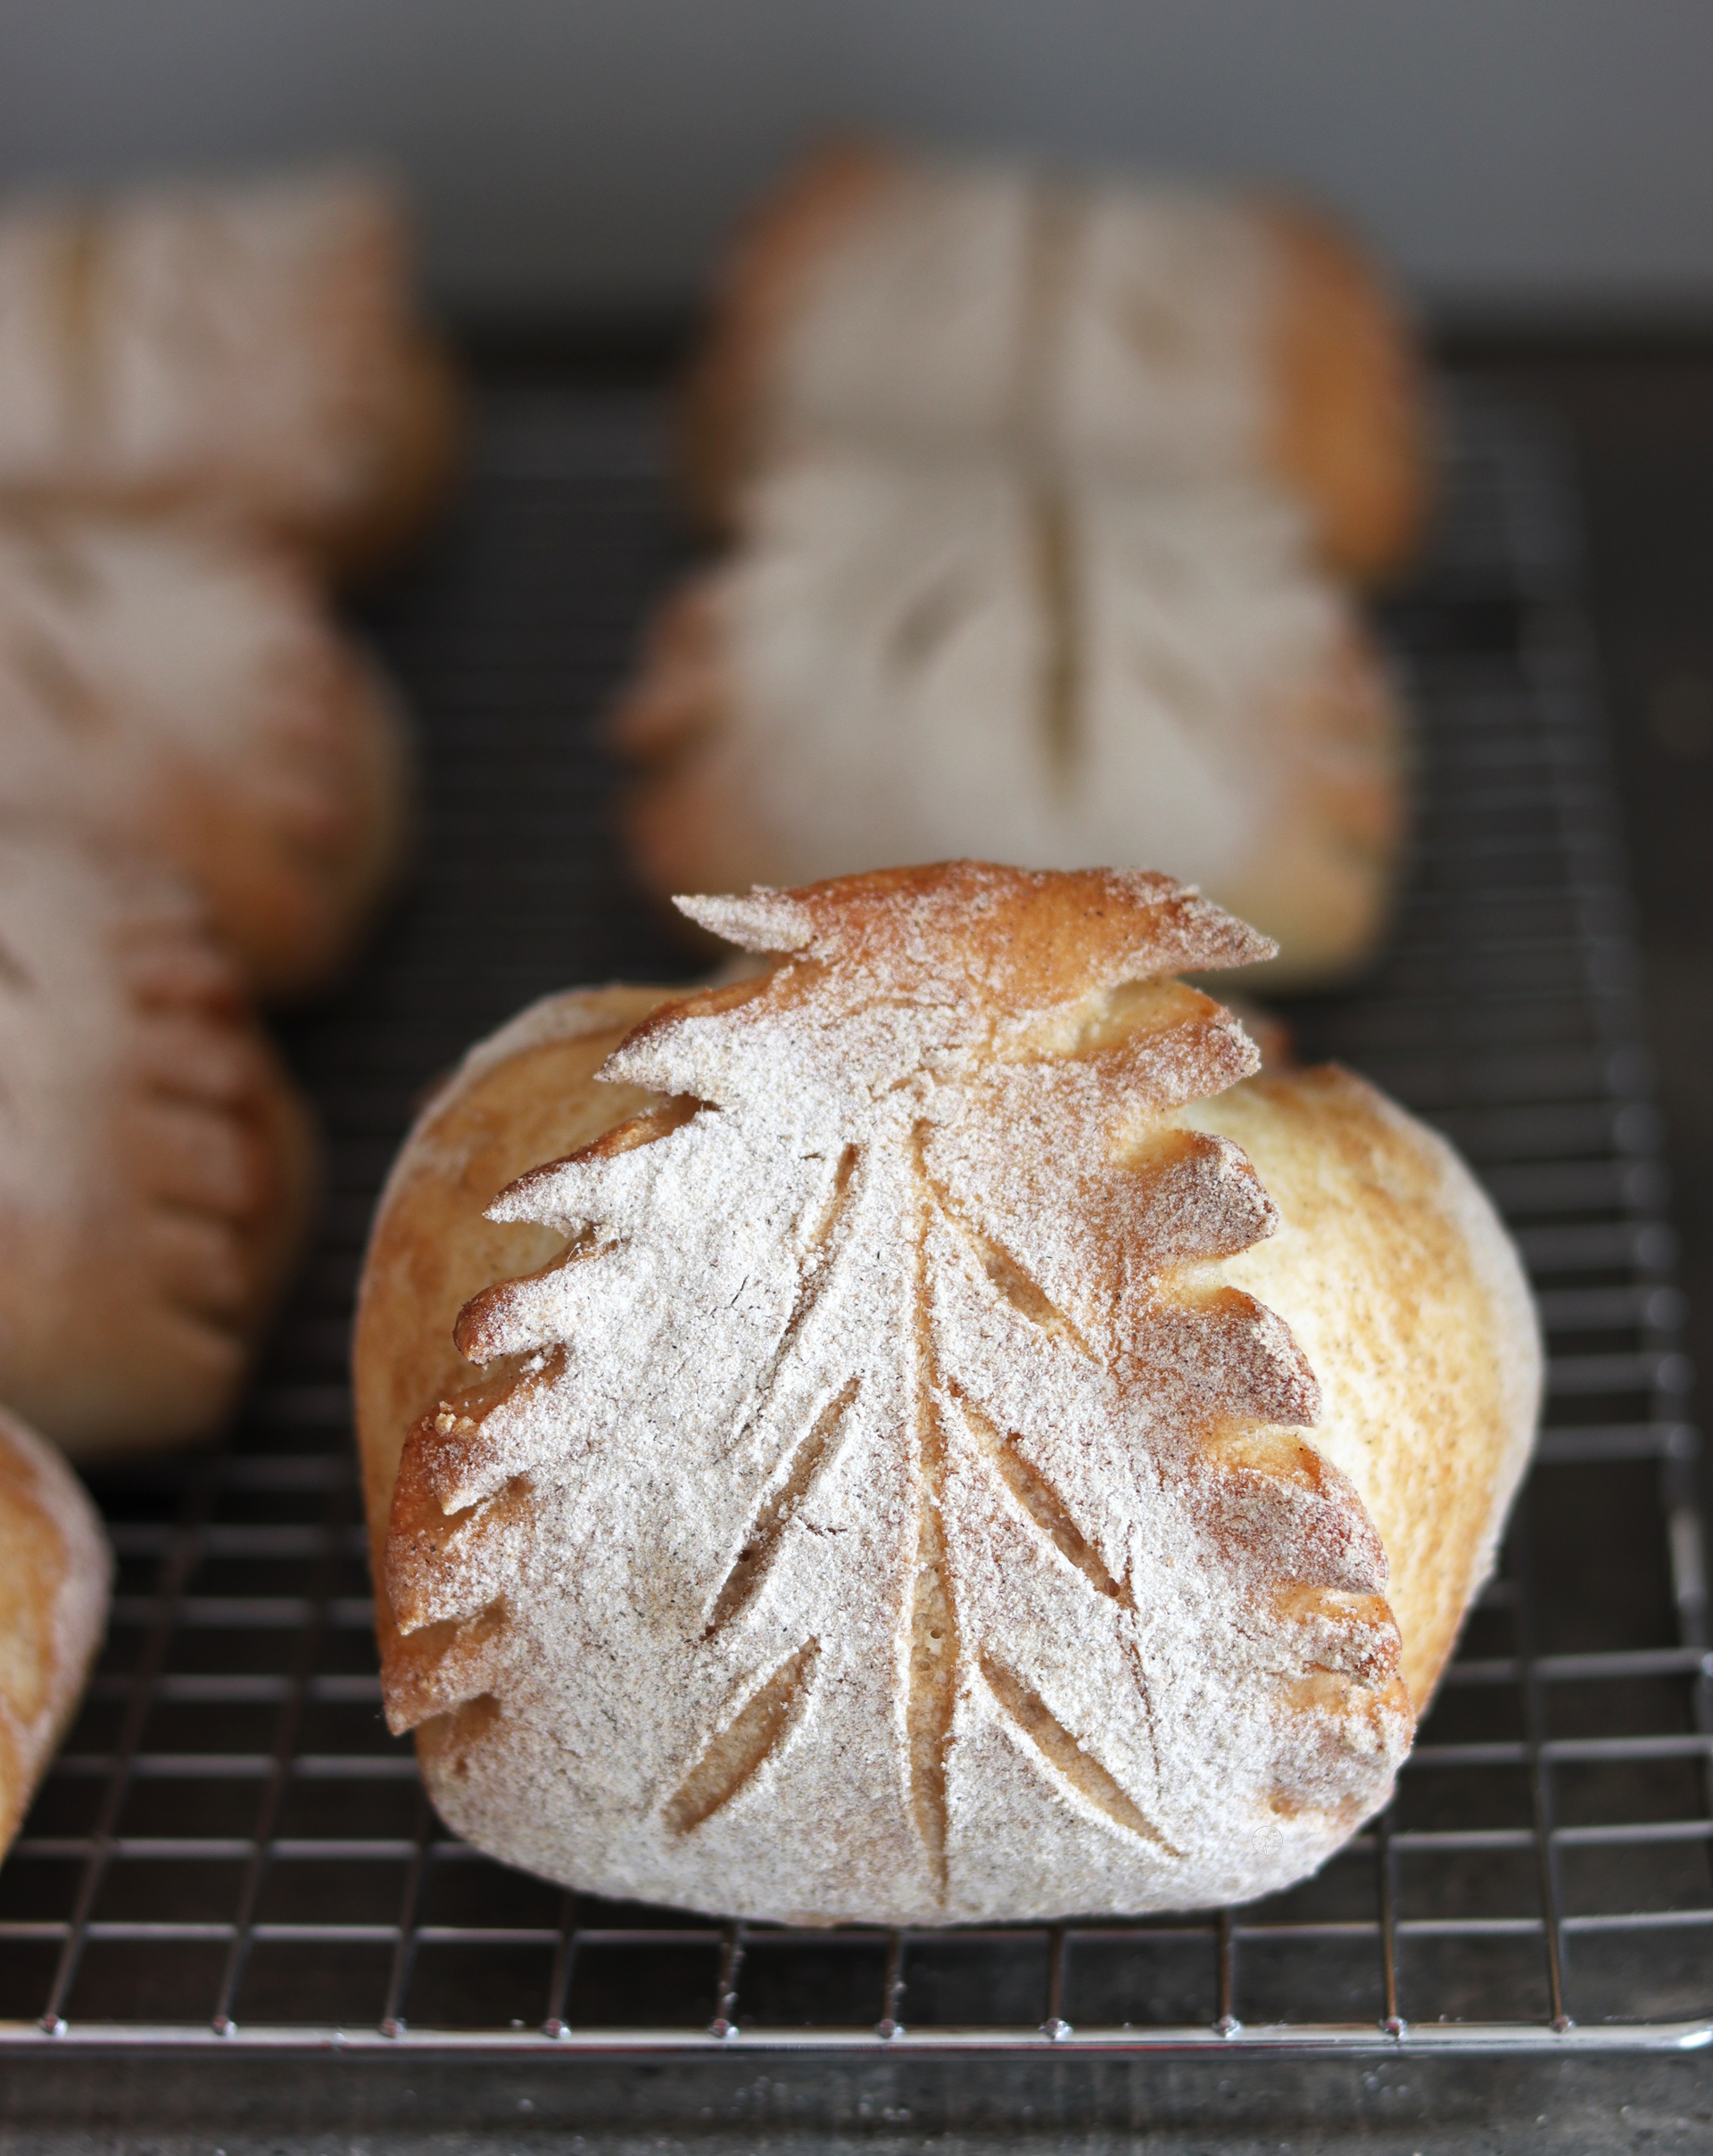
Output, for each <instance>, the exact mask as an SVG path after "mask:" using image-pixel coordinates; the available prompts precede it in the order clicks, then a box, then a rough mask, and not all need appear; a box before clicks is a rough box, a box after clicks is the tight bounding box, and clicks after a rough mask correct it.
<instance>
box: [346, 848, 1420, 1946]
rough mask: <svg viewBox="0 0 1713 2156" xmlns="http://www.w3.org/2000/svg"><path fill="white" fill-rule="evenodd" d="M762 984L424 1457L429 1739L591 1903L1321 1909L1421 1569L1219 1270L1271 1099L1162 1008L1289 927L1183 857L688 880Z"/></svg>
mask: <svg viewBox="0 0 1713 2156" xmlns="http://www.w3.org/2000/svg"><path fill="white" fill-rule="evenodd" d="M683 903H684V905H685V908H686V910H687V911H689V912H691V913H693V914H694V915H695V917H696V918H697V919H699V920H700V921H703V922H704V923H705V925H707V926H709V927H712V928H715V929H718V930H720V931H721V932H722V933H724V934H725V935H726V936H728V937H730V938H732V939H733V940H735V941H738V942H740V943H741V944H743V945H745V946H748V947H749V948H750V949H754V950H759V951H764V952H770V953H774V954H782V962H781V963H780V964H779V965H778V966H777V967H776V968H775V970H774V971H773V972H772V973H771V974H769V975H767V976H765V978H764V979H761V980H759V981H751V982H745V983H741V984H739V985H738V986H737V987H729V988H724V989H721V990H718V991H712V992H708V993H705V994H703V995H693V996H691V997H689V998H687V999H685V1000H683V1002H680V1003H676V1004H670V1005H668V1006H666V1007H665V1008H664V1009H662V1010H661V1011H659V1012H656V1013H655V1014H654V1015H653V1016H652V1017H651V1018H650V1019H649V1020H645V1021H644V1023H643V1024H642V1025H641V1027H639V1028H637V1029H636V1031H635V1032H633V1034H632V1035H631V1036H630V1037H629V1038H628V1039H627V1041H626V1042H625V1044H624V1045H623V1046H622V1047H621V1048H620V1049H619V1051H618V1052H617V1054H615V1055H614V1056H613V1057H612V1058H611V1059H610V1061H609V1062H608V1065H607V1066H606V1069H605V1071H604V1073H603V1075H606V1076H610V1077H612V1078H617V1079H622V1080H624V1081H625V1082H627V1083H630V1084H633V1085H641V1086H647V1087H650V1088H651V1089H653V1090H655V1091H657V1092H658V1093H660V1094H661V1095H666V1096H668V1099H667V1105H666V1107H664V1108H663V1109H661V1110H658V1111H650V1114H649V1115H647V1116H645V1117H642V1118H639V1119H635V1120H634V1121H633V1122H631V1123H629V1124H626V1125H624V1126H621V1127H620V1128H618V1129H617V1130H615V1131H612V1132H609V1133H608V1136H606V1137H605V1138H603V1139H601V1140H600V1141H599V1142H598V1143H597V1144H594V1145H592V1146H589V1147H586V1148H585V1149H584V1150H583V1152H580V1153H577V1154H574V1155H573V1156H572V1157H571V1158H570V1159H568V1160H567V1161H559V1162H555V1163H551V1164H550V1165H548V1166H546V1167H544V1168H542V1169H536V1170H535V1171H534V1172H533V1173H532V1174H530V1175H527V1176H525V1177H523V1178H522V1179H521V1180H520V1181H518V1182H517V1183H516V1184H514V1185H512V1186H511V1188H510V1189H509V1191H507V1192H506V1193H504V1194H502V1196H501V1199H500V1201H499V1202H497V1204H496V1206H495V1207H494V1208H493V1209H492V1214H493V1217H494V1218H501V1219H511V1220H519V1221H523V1220H528V1221H534V1222H541V1223H546V1224H548V1225H550V1226H551V1227H554V1228H556V1229H557V1230H558V1231H559V1232H561V1233H562V1234H564V1235H565V1236H566V1237H567V1245H566V1249H565V1251H564V1253H563V1255H562V1256H561V1257H560V1258H559V1260H556V1261H555V1263H553V1264H552V1265H550V1266H549V1267H548V1268H545V1269H544V1270H543V1271H542V1272H540V1273H537V1274H535V1275H534V1276H530V1277H527V1278H525V1279H521V1280H513V1281H504V1282H501V1283H499V1284H498V1285H495V1286H494V1287H492V1288H491V1289H489V1290H488V1291H486V1292H485V1293H484V1294H482V1295H479V1296H478V1297H477V1298H476V1300H475V1301H474V1302H472V1303H471V1304H469V1305H468V1307H467V1308H466V1309H465V1311H464V1313H463V1315H462V1317H461V1318H460V1319H459V1327H458V1332H457V1339H458V1343H459V1347H460V1349H461V1350H462V1351H463V1352H464V1353H465V1354H466V1355H467V1356H468V1357H469V1358H470V1359H472V1360H473V1361H475V1362H476V1363H479V1364H481V1365H483V1366H484V1375H483V1377H482V1379H481V1380H480V1381H479V1382H478V1384H476V1386H475V1387H473V1389H472V1391H471V1392H470V1393H469V1394H468V1396H467V1397H465V1398H463V1399H461V1400H452V1401H447V1402H444V1403H443V1404H442V1405H441V1407H440V1408H439V1409H438V1410H437V1411H436V1412H435V1413H434V1415H431V1416H429V1417H426V1418H425V1420H424V1421H423V1422H422V1423H421V1424H420V1425H418V1428H417V1429H416V1431H415V1432H414V1433H412V1435H411V1437H410V1441H409V1443H408V1445H407V1447H406V1451H405V1456H404V1460H403V1463H402V1465H401V1472H400V1480H399V1485H398V1491H397V1493H396V1497H395V1503H394V1511H393V1527H392V1533H391V1537H390V1541H389V1549H388V1558H387V1588H388V1592H389V1596H390V1598H391V1600H392V1602H393V1608H394V1613H395V1615H396V1616H397V1618H398V1621H399V1624H400V1628H401V1634H402V1635H403V1636H402V1638H401V1642H400V1644H399V1646H398V1647H397V1648H396V1649H395V1650H394V1652H393V1655H392V1656H390V1657H389V1661H388V1665H387V1669H386V1675H385V1681H386V1692H387V1699H388V1706H389V1713H390V1714H391V1715H392V1718H393V1722H394V1726H395V1727H405V1726H410V1724H412V1723H421V1724H422V1725H423V1739H422V1743H423V1755H424V1759H425V1764H426V1769H427V1772H428V1774H429V1780H430V1784H431V1787H432V1788H434V1794H435V1797H436V1801H437V1802H438V1803H439V1804H440V1805H441V1808H442V1810H443V1812H444V1813H446V1815H447V1816H448V1818H449V1819H451V1821H452V1822H453V1823H454V1824H456V1825H459V1826H460V1827H462V1828H463V1829H464V1830H466V1831H468V1832H469V1833H471V1834H472V1836H473V1837H474V1838H476V1839H477V1840H479V1841H481V1842H483V1843H484V1846H490V1847H494V1848H497V1849H498V1850H499V1852H500V1853H501V1854H505V1855H508V1856H509V1857H511V1858H513V1859H514V1860H515V1861H518V1862H521V1863H528V1864H531V1865H533V1866H534V1867H535V1868H537V1869H539V1870H542V1871H547V1872H549V1873H550V1874H552V1875H554V1876H557V1877H561V1878H566V1879H571V1880H573V1881H574V1882H575V1883H577V1884H580V1885H583V1886H586V1887H592V1888H598V1889H600V1890H601V1891H605V1892H608V1893H621V1894H639V1895H646V1896H652V1897H655V1898H659V1899H668V1900H677V1901H684V1902H691V1903H693V1904H699V1905H702V1906H708V1907H729V1908H732V1909H738V1910H741V1911H743V1912H747V1913H751V1914H757V1915H775V1916H793V1915H797V1916H801V1915H807V1916H812V1917H818V1918H826V1917H840V1916H867V1917H884V1918H887V1919H890V1920H893V1921H947V1920H949V1919H953V1918H959V1917H968V1916H977V1915H982V1914H1020V1915H1021V1914H1026V1913H1031V1912H1052V1911H1064V1910H1067V1909H1096V1908H1146V1907H1169V1906H1179V1905H1185V1904H1194V1903H1197V1902H1204V1901H1207V1900H1211V1899H1216V1898H1221V1897H1222V1896H1224V1895H1226V1894H1228V1893H1229V1892H1233V1891H1237V1890H1246V1891H1252V1892H1253V1891H1255V1890H1256V1886H1255V1884H1254V1882H1255V1881H1256V1880H1257V1879H1258V1878H1259V1879H1261V1880H1262V1881H1263V1882H1265V1881H1266V1880H1268V1879H1273V1878H1277V1879H1285V1878H1288V1877H1290V1876H1294V1875H1295V1874H1296V1873H1299V1872H1300V1871H1303V1869H1306V1868H1307V1866H1308V1865H1310V1864H1312V1863H1314V1862H1316V1861H1318V1858H1319V1856H1320V1854H1325V1853H1326V1851H1327V1850H1328V1849H1329V1848H1330V1847H1331V1846H1334V1845H1335V1844H1336V1841H1337V1840H1338V1839H1339V1838H1342V1836H1343V1835H1344V1834H1345V1833H1346V1832H1348V1831H1349V1830H1350V1828H1351V1827H1352V1826H1353V1824H1354V1823H1355V1821H1356V1820H1357V1819H1358V1818H1359V1817H1360V1816H1361V1814H1362V1813H1365V1812H1366V1811H1368V1810H1370V1809H1371V1808H1372V1807H1373V1806H1374V1805H1376V1804H1378V1803H1379V1802H1380V1801H1382V1800H1383V1798H1384V1796H1385V1794H1386V1788H1388V1787H1389V1782H1390V1778H1391V1775H1392V1773H1393V1772H1394V1769H1395V1766H1396V1764H1397V1761H1398V1759H1399V1758H1400V1757H1401V1756H1402V1753H1403V1749H1404V1747H1405V1746H1406V1745H1407V1743H1408V1739H1409V1734H1410V1716H1409V1707H1408V1702H1407V1698H1405V1696H1404V1694H1403V1689H1402V1687H1401V1685H1400V1684H1399V1683H1398V1681H1397V1679H1396V1658H1397V1637H1396V1632H1395V1629H1394V1627H1393V1625H1392V1621H1391V1615H1390V1612H1389V1610H1388V1609H1387V1607H1386V1603H1385V1601H1384V1599H1383V1597H1382V1595H1381V1592H1380V1590H1382V1588H1383V1586H1384V1580H1385V1560H1384V1557H1383V1555H1382V1553H1381V1551H1380V1549H1379V1546H1378V1540H1377V1538H1376V1536H1375V1534H1374V1532H1373V1530H1372V1527H1371V1525H1370V1523H1369V1522H1368V1520H1367V1518H1366V1516H1365V1515H1364V1514H1363V1512H1362V1509H1361V1504H1360V1501H1359V1500H1358V1499H1357V1498H1356V1495H1355V1492H1354V1491H1353V1490H1352V1489H1351V1487H1350V1486H1349V1484H1348V1483H1345V1481H1344V1479H1343V1478H1342V1477H1341V1476H1340V1475H1337V1474H1336V1471H1335V1470H1333V1469H1332V1468H1331V1467H1330V1466H1328V1465H1327V1464H1326V1463H1325V1462H1324V1461H1322V1460H1321V1459H1320V1458H1319V1456H1318V1455H1317V1454H1316V1453H1315V1452H1314V1451H1313V1450H1312V1447H1310V1446H1309V1445H1307V1444H1306V1443H1304V1442H1303V1441H1302V1440H1301V1438H1300V1437H1298V1436H1296V1435H1295V1434H1294V1433H1295V1432H1296V1431H1298V1430H1300V1429H1301V1428H1302V1426H1303V1425H1308V1424H1311V1423H1312V1421H1313V1419H1314V1417H1315V1415H1316V1413H1317V1411H1318V1392H1317V1387H1316V1384H1315V1380H1314V1376H1313V1374H1312V1371H1311V1370H1310V1369H1309V1367H1308V1366H1307V1364H1306V1362H1305V1361H1304V1359H1303V1356H1302V1354H1301V1352H1300V1351H1299V1350H1298V1348H1297V1346H1296V1343H1295V1341H1294V1340H1293V1338H1292V1336H1291V1334H1290V1333H1289V1331H1288V1329H1287V1326H1285V1325H1284V1324H1283V1323H1282V1322H1281V1321H1280V1320H1279V1318H1277V1317H1276V1316H1274V1315H1273V1314H1272V1313H1271V1312H1270V1311H1268V1310H1266V1309H1263V1308H1262V1306H1261V1305H1260V1304H1258V1303H1256V1302H1255V1301H1253V1300H1252V1299H1251V1298H1250V1297H1248V1296H1246V1295H1245V1294H1242V1293H1238V1292H1237V1291H1236V1290H1235V1289H1232V1288H1230V1287H1228V1286H1225V1285H1222V1284H1221V1279H1220V1272H1219V1260H1221V1258H1222V1257H1226V1256H1229V1255H1230V1254H1232V1253H1234V1252H1236V1251H1240V1250H1243V1249H1245V1248H1246V1247H1248V1246H1249V1245H1250V1244H1251V1243H1254V1242H1255V1241H1256V1240H1257V1239H1258V1238H1259V1237H1260V1236H1262V1235H1265V1234H1268V1233H1270V1230H1271V1227H1272V1225H1273V1221H1274V1214H1273V1209H1272V1207H1271V1204H1270V1201H1269V1199H1268V1198H1267V1195H1266V1194H1265V1192H1264V1191H1263V1190H1262V1188H1261V1186H1260V1184H1259V1182H1258V1180H1257V1178H1256V1177H1255V1176H1254V1171H1253V1169H1251V1168H1250V1166H1249V1164H1248V1162H1247V1161H1246V1160H1245V1158H1244V1156H1243V1155H1242V1153H1241V1152H1239V1151H1238V1150H1237V1148H1236V1147H1235V1146H1234V1145H1233V1144H1230V1143H1229V1141H1227V1140H1225V1139H1222V1138H1218V1137H1214V1136H1208V1135H1206V1134H1204V1133H1201V1132H1198V1131H1196V1130H1195V1129H1193V1128H1190V1127H1188V1124H1187V1123H1186V1122H1185V1121H1184V1120H1183V1119H1182V1117H1181V1114H1180V1112H1179V1111H1181V1110H1182V1109H1183V1108H1184V1106H1185V1105H1186V1104H1187V1103H1189V1102H1191V1101H1193V1100H1195V1099H1196V1098H1198V1097H1202V1096H1204V1095H1209V1094H1212V1093H1215V1092H1218V1091H1220V1090H1221V1089H1222V1088H1223V1087H1224V1086H1228V1085H1230V1084H1232V1083H1233V1082H1235V1081H1236V1080H1237V1079H1239V1078H1242V1077H1243V1076H1245V1074H1246V1073H1247V1072H1248V1071H1250V1070H1253V1069H1254V1066H1255V1062H1256V1058H1255V1055H1254V1050H1253V1048H1252V1047H1251V1045H1250V1044H1249V1043H1248V1041H1247V1039H1246V1038H1245V1036H1244V1034H1243V1032H1242V1029H1241V1028H1240V1027H1239V1026H1238V1025H1237V1022H1236V1020H1234V1019H1232V1018H1231V1017H1230V1015H1229V1013H1227V1012H1224V1011H1222V1010H1221V1008H1220V1007H1219V1006H1218V1005H1217V1004H1214V1003H1212V1001H1211V1000H1210V999H1209V998H1208V997H1206V996H1205V995H1201V994H1200V993H1198V992H1197V991H1196V990H1195V989H1193V988H1190V987H1185V986H1183V985H1182V984H1180V983H1179V982H1177V981H1175V980H1172V979H1167V978H1164V977H1165V976H1168V975H1170V974H1171V973H1173V972H1175V971H1179V970H1194V971H1203V970H1206V969H1208V968H1211V967H1214V966H1219V965H1226V964H1241V963H1245V962H1253V961H1254V959H1255V958H1257V957H1260V956H1262V955H1264V954H1265V950H1266V946H1264V945H1263V944H1262V941H1261V939H1260V938H1256V937H1254V935H1253V934H1252V933H1251V932H1250V931H1248V930H1246V929H1243V928H1242V926H1241V925H1240V924H1238V923H1237V922H1234V921H1231V920H1229V918H1228V917H1227V916H1225V915H1223V914H1221V913H1218V912H1217V910H1216V909H1214V908H1212V906H1210V905H1206V904H1205V903H1204V902H1203V901H1202V900H1200V899H1198V898H1197V897H1196V896H1195V895H1194V894H1193V893H1188V892H1186V891H1184V890H1183V889H1181V888H1179V887H1178V886H1176V885H1174V884H1172V883H1171V882H1170V880H1167V879H1165V878H1163V877H1153V876H1146V875H1139V874H1137V875H1114V874H1107V873H1101V872H1089V873H1087V874H1078V875H1069V874H1066V875H1028V874H1024V873H1022V872H1021V871H1011V870H1000V869H991V868H987V867H983V866H981V865H980V864H973V863H955V864H951V865H949V866H947V867H942V868H939V869H932V870H915V871H891V872H889V873H886V874H880V875H874V876H867V877H854V878H847V879H843V880H840V881H839V882H836V883H833V884H829V885H822V886H816V887H812V888H809V889H807V890H805V891H800V892H795V893H774V892H757V893H754V894H752V895H751V896H749V897H747V898H740V899H722V900H695V901H685V902H683Z"/></svg>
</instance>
